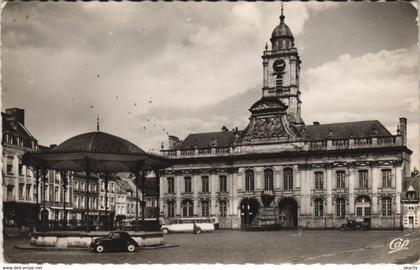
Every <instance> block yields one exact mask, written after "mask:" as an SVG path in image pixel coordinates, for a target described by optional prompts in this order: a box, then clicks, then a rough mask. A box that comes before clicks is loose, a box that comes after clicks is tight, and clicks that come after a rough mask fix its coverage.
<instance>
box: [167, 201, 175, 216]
mask: <svg viewBox="0 0 420 270" xmlns="http://www.w3.org/2000/svg"><path fill="white" fill-rule="evenodd" d="M174 216H175V202H173V201H169V202H168V217H174Z"/></svg>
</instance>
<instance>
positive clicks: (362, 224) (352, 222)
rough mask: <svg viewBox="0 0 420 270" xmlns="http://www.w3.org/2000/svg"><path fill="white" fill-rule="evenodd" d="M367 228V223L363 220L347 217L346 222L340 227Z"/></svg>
mask: <svg viewBox="0 0 420 270" xmlns="http://www.w3.org/2000/svg"><path fill="white" fill-rule="evenodd" d="M368 228H369V224H368V223H367V222H364V221H357V220H353V219H348V220H347V221H346V223H343V224H342V225H341V227H340V230H342V231H355V230H360V231H366V230H367V229H368Z"/></svg>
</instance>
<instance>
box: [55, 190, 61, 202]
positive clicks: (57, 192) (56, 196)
mask: <svg viewBox="0 0 420 270" xmlns="http://www.w3.org/2000/svg"><path fill="white" fill-rule="evenodd" d="M54 195H55V197H54V199H55V201H56V202H59V201H60V200H59V196H60V192H59V189H58V187H55V189H54Z"/></svg>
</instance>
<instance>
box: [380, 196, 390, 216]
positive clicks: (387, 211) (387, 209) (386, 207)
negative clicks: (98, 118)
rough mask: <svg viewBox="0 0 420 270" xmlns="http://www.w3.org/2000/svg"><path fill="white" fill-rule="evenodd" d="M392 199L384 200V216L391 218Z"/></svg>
mask: <svg viewBox="0 0 420 270" xmlns="http://www.w3.org/2000/svg"><path fill="white" fill-rule="evenodd" d="M391 202H392V201H391V198H383V199H382V215H383V216H391V214H392V203H391Z"/></svg>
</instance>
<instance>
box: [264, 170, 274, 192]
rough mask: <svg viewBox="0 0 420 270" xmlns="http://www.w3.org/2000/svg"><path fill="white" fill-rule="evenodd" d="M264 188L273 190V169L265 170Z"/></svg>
mask: <svg viewBox="0 0 420 270" xmlns="http://www.w3.org/2000/svg"><path fill="white" fill-rule="evenodd" d="M264 190H273V170H272V169H265V170H264Z"/></svg>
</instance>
